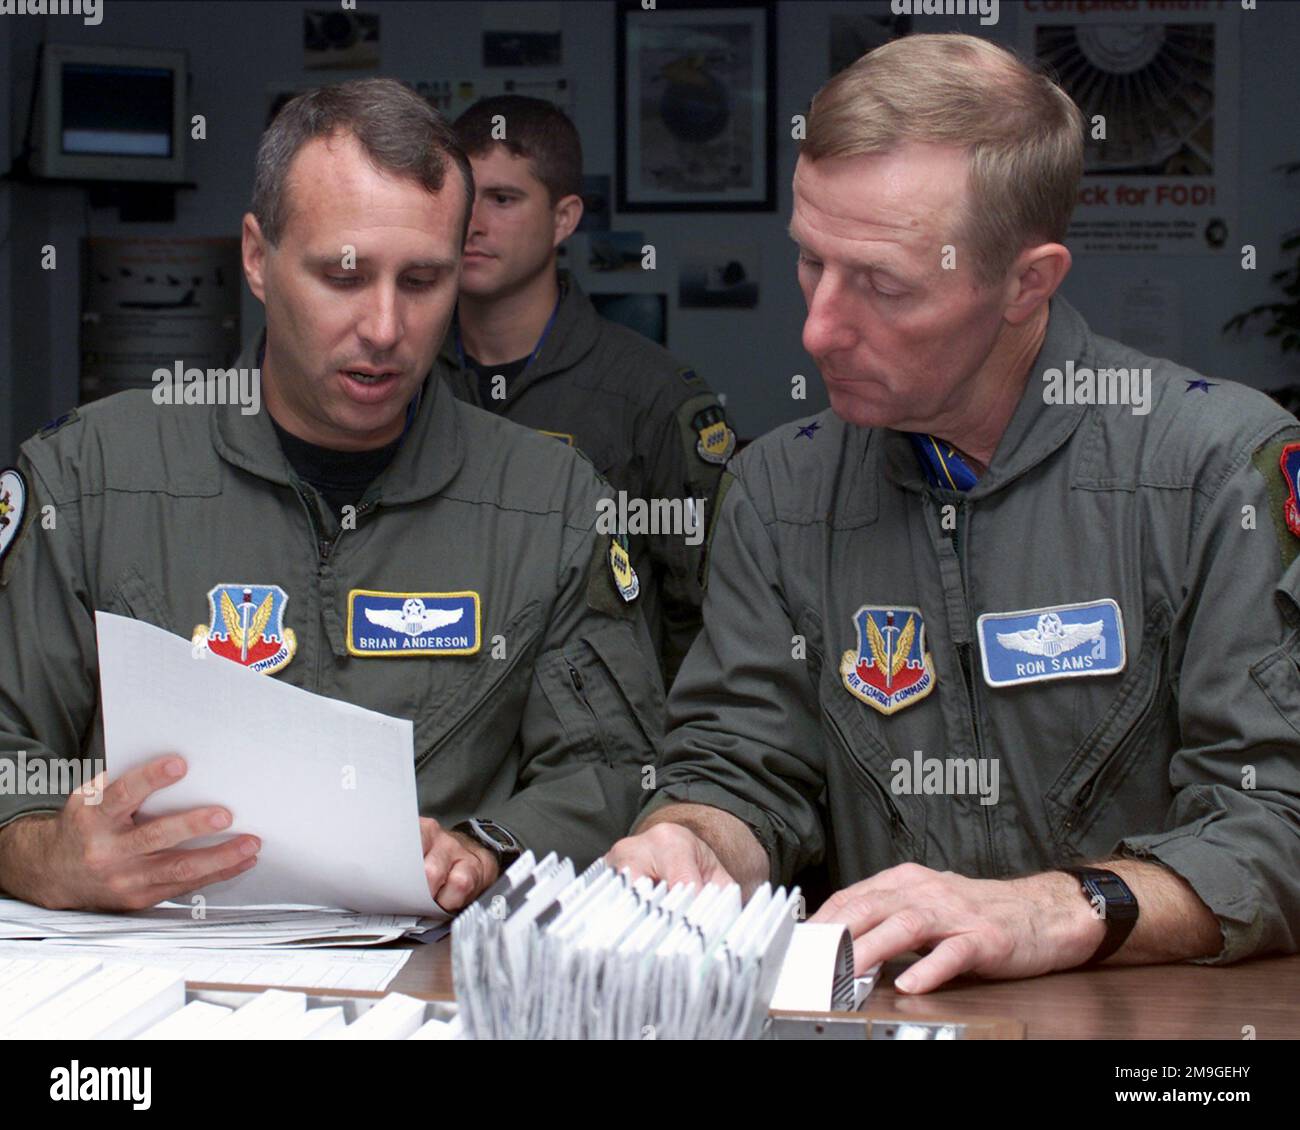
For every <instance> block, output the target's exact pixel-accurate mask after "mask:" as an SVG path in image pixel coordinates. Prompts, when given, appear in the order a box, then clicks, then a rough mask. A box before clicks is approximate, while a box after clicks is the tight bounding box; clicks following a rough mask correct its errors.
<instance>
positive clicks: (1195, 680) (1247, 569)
mask: <svg viewBox="0 0 1300 1130" xmlns="http://www.w3.org/2000/svg"><path fill="white" fill-rule="evenodd" d="M1297 441H1300V433H1295V432H1292V433H1291V434H1283V435H1279V436H1276V437H1274V439H1273V440H1271V441H1270V442H1269V443H1267V444H1265V445H1264V446H1262V447H1260V448H1259V449H1258V450H1257V451H1256V452H1255V454H1254V457H1253V458H1252V457H1251V455H1250V452H1249V451H1248V452H1247V453H1246V456H1245V457H1244V459H1242V460H1241V461H1239V463H1238V464H1237V465H1236V466H1235V469H1234V470H1233V471H1232V473H1231V474H1230V475H1229V476H1228V477H1227V479H1226V481H1225V483H1224V485H1223V487H1222V488H1221V489H1220V490H1219V491H1218V493H1217V495H1216V496H1215V497H1214V500H1213V502H1212V503H1211V504H1210V505H1209V506H1208V508H1207V509H1206V512H1205V514H1204V517H1203V518H1202V519H1201V521H1200V522H1199V524H1198V525H1197V527H1196V529H1195V531H1194V535H1193V538H1194V540H1193V543H1192V553H1191V557H1190V562H1189V568H1188V573H1187V576H1186V578H1185V581H1184V591H1185V592H1186V593H1187V598H1186V603H1185V605H1184V607H1183V609H1182V612H1181V616H1182V617H1186V618H1187V619H1186V629H1185V646H1182V647H1181V648H1179V654H1175V655H1174V656H1172V657H1171V658H1172V660H1173V664H1174V666H1173V672H1174V675H1173V677H1174V679H1175V683H1174V685H1175V687H1176V692H1177V700H1178V712H1179V723H1180V729H1181V733H1182V746H1181V748H1179V749H1178V750H1177V752H1176V753H1175V754H1174V756H1173V758H1172V759H1171V761H1170V765H1169V777H1170V784H1171V786H1172V787H1173V790H1174V799H1173V802H1172V805H1171V807H1170V810H1169V812H1168V814H1167V816H1166V819H1165V827H1164V829H1163V830H1161V831H1158V832H1153V833H1151V834H1147V835H1135V836H1129V837H1127V838H1126V839H1124V840H1123V841H1121V843H1120V844H1119V851H1120V852H1121V854H1123V855H1126V856H1130V857H1135V858H1143V859H1151V860H1155V861H1158V862H1159V863H1162V864H1164V865H1165V866H1166V867H1168V868H1170V869H1171V870H1172V871H1174V872H1176V873H1177V874H1179V875H1180V876H1182V877H1183V879H1185V880H1186V881H1187V882H1188V883H1189V884H1190V885H1191V887H1192V889H1193V890H1194V891H1195V892H1196V894H1197V895H1198V896H1199V897H1200V899H1201V901H1202V902H1204V903H1205V905H1206V906H1208V907H1209V908H1210V910H1212V911H1213V912H1214V914H1215V915H1216V916H1217V917H1218V919H1219V925H1220V929H1221V931H1222V934H1223V948H1222V950H1221V951H1220V952H1219V953H1218V954H1217V955H1215V956H1213V957H1209V958H1205V959H1202V960H1204V961H1206V962H1209V963H1221V962H1229V961H1235V960H1238V959H1240V958H1244V957H1248V956H1250V955H1253V954H1260V953H1267V952H1270V951H1271V952H1287V953H1294V952H1295V951H1296V949H1297V944H1298V943H1300V880H1298V879H1297V877H1298V876H1300V559H1297V558H1296V549H1297V547H1298V546H1300V540H1297V538H1296V535H1295V534H1293V533H1292V532H1291V531H1290V530H1289V529H1287V527H1286V523H1285V521H1284V518H1283V506H1284V499H1285V497H1286V495H1287V491H1286V489H1285V488H1284V480H1283V478H1282V473H1281V469H1280V466H1279V455H1280V454H1281V451H1282V449H1283V448H1284V446H1285V444H1286V443H1287V442H1291V443H1295V442H1297ZM1176 623H1177V622H1176ZM1176 630H1177V629H1176ZM1180 659H1181V665H1179V660H1180Z"/></svg>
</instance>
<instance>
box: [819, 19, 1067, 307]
mask: <svg viewBox="0 0 1300 1130" xmlns="http://www.w3.org/2000/svg"><path fill="white" fill-rule="evenodd" d="M1083 129H1084V125H1083V115H1082V114H1081V113H1080V112H1079V108H1078V107H1077V106H1076V105H1075V104H1074V102H1073V101H1072V100H1071V98H1070V96H1069V95H1068V94H1066V93H1065V91H1063V90H1062V89H1061V88H1060V87H1059V86H1057V85H1056V83H1055V82H1053V81H1052V80H1051V79H1050V78H1049V77H1048V76H1047V75H1045V74H1041V73H1039V72H1037V71H1035V70H1034V69H1033V68H1031V67H1029V66H1027V65H1026V64H1025V63H1024V62H1022V61H1021V60H1020V59H1019V58H1017V57H1016V56H1015V55H1014V54H1012V52H1010V51H1008V50H1006V49H1005V48H1002V47H999V46H997V45H996V44H993V43H990V42H988V41H987V40H984V39H978V38H976V37H975V36H973V35H958V34H940V35H909V36H904V37H903V38H901V39H896V40H893V41H892V42H890V43H886V44H884V45H883V46H881V47H877V48H876V49H875V50H874V51H870V52H868V53H867V54H866V55H863V56H862V58H860V59H858V60H857V62H855V63H854V64H853V65H852V66H850V67H847V68H846V69H845V70H843V71H840V72H839V74H837V75H835V76H834V77H833V78H832V79H831V80H830V81H829V82H827V83H826V85H825V86H823V87H822V88H821V90H819V91H818V92H817V95H816V97H814V98H813V102H812V108H811V110H810V112H809V116H808V135H807V139H806V140H804V141H803V142H802V144H801V145H800V148H799V154H800V156H801V157H803V158H804V159H806V160H809V161H819V160H821V159H822V158H824V157H856V156H860V155H863V154H872V153H877V154H878V153H884V152H887V151H888V150H891V149H893V148H894V147H895V146H897V145H899V144H900V143H902V142H907V141H920V142H930V143H933V144H937V145H952V146H958V147H960V148H962V149H964V150H965V151H966V153H967V155H968V158H969V165H968V168H969V180H968V185H967V187H968V195H967V199H966V207H965V213H964V215H963V216H962V218H961V219H960V221H959V227H958V231H957V233H956V236H957V238H959V239H960V240H961V241H962V242H964V243H966V244H968V245H969V247H970V249H971V255H972V259H973V261H974V264H975V272H976V276H977V277H978V279H979V281H980V282H982V283H984V284H986V285H987V284H990V283H993V282H996V281H998V280H999V279H1001V278H1002V277H1003V276H1004V275H1005V274H1006V272H1007V269H1008V268H1009V267H1010V266H1011V263H1012V262H1013V261H1014V260H1015V257H1016V256H1017V255H1018V254H1019V253H1020V252H1021V250H1022V249H1023V248H1024V247H1026V246H1028V245H1030V244H1032V243H1035V242H1043V241H1055V242H1060V241H1063V240H1064V239H1065V234H1066V230H1067V229H1068V227H1069V223H1070V214H1071V213H1072V212H1073V211H1074V205H1075V199H1076V195H1077V193H1078V188H1079V179H1080V177H1082V175H1083Z"/></svg>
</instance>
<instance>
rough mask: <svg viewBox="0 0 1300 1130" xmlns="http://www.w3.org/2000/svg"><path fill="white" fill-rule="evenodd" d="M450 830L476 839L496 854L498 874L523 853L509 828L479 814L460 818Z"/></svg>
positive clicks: (503, 872)
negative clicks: (464, 818) (463, 818)
mask: <svg viewBox="0 0 1300 1130" xmlns="http://www.w3.org/2000/svg"><path fill="white" fill-rule="evenodd" d="M452 831H453V832H460V833H461V834H462V835H466V836H468V837H469V838H470V839H471V840H476V841H477V842H478V843H480V844H482V845H483V846H484V847H485V848H487V849H488V851H490V852H491V853H492V854H493V855H494V856H496V861H497V874H498V875H504V874H505V870H506V868H507V867H509V866H510V865H511V864H512V863H514V861H515V860H516V859H518V858H519V857H520V856H521V855H523V854H524V849H523V845H522V844H520V842H519V841H518V840H517V839H515V837H514V835H513V833H511V831H510V829H508V828H503V827H502V826H501V825H500V824H497V823H496V822H495V821H492V820H485V819H483V818H482V817H480V816H474V817H472V818H470V819H469V820H462V821H461V822H460V823H459V824H457V825H456V826H455V827H454V828H453V829H452Z"/></svg>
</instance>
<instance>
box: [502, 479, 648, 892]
mask: <svg viewBox="0 0 1300 1130" xmlns="http://www.w3.org/2000/svg"><path fill="white" fill-rule="evenodd" d="M580 471H581V474H580V475H577V476H575V480H581V483H580V485H578V487H577V488H576V489H575V490H573V491H572V492H571V494H570V503H571V505H570V506H569V516H568V522H569V526H568V529H567V530H566V538H565V544H566V553H565V559H564V562H563V565H562V568H561V572H560V578H559V591H558V597H557V599H556V602H555V604H554V606H553V608H552V610H551V616H550V620H549V623H548V624H547V626H546V629H545V632H544V637H543V641H542V643H541V645H540V650H539V654H538V657H537V659H536V661H535V663H534V666H533V671H532V676H531V679H532V681H531V685H530V689H529V693H528V698H527V701H526V703H525V706H524V714H523V718H522V721H521V723H520V737H521V741H522V745H523V753H522V756H521V762H520V770H519V778H518V785H517V789H516V791H515V793H514V794H513V795H512V796H511V797H510V799H509V800H508V801H506V802H505V803H504V804H502V805H497V806H494V809H493V811H492V812H490V813H487V814H486V815H488V816H490V817H491V818H492V819H493V820H495V821H497V822H499V823H500V824H502V825H504V826H505V827H506V828H508V829H509V830H510V831H511V832H512V833H514V835H515V836H517V837H518V838H519V840H520V841H521V842H522V843H523V845H524V846H525V847H527V848H530V849H531V850H532V851H533V852H534V853H535V854H536V855H537V856H538V858H541V857H542V856H544V855H545V854H546V853H547V852H550V851H555V852H557V853H558V854H559V855H561V856H568V857H570V858H571V859H573V861H574V863H575V864H576V865H577V866H579V867H585V866H587V865H588V864H589V863H591V862H592V861H594V860H596V859H598V858H599V857H600V856H602V855H603V854H604V853H605V852H606V851H607V850H608V849H609V848H610V846H611V845H612V844H613V842H614V841H615V840H617V839H619V838H620V837H621V836H623V835H624V834H625V833H626V831H627V828H628V825H629V824H631V822H632V818H633V816H634V814H635V812H636V808H637V805H638V804H639V803H640V798H641V792H642V789H643V788H645V787H646V785H647V782H648V781H649V779H650V774H651V773H652V772H653V765H654V761H655V758H656V756H657V755H658V752H659V747H660V744H661V742H662V740H663V711H664V696H663V684H662V682H661V680H660V677H659V669H658V664H657V663H656V661H655V655H654V648H653V645H652V644H651V642H650V636H649V633H648V631H647V630H646V626H645V622H644V620H643V618H642V617H641V615H640V610H639V608H638V607H637V599H636V593H637V591H639V590H638V586H639V584H640V579H639V578H637V577H636V574H635V571H634V570H633V568H632V565H631V562H630V559H629V557H628V555H627V551H626V538H619V539H615V541H616V544H614V545H613V546H612V544H611V542H612V539H611V536H610V535H608V534H602V533H600V532H598V531H597V528H596V518H597V514H598V510H597V506H596V503H597V499H599V498H609V497H610V495H609V491H608V488H606V487H605V486H604V484H603V483H602V482H601V480H600V479H599V477H598V476H597V475H596V473H595V472H594V471H593V470H591V468H590V467H589V466H588V465H587V464H586V463H585V462H583V463H582V464H581V467H580ZM620 586H621V588H620Z"/></svg>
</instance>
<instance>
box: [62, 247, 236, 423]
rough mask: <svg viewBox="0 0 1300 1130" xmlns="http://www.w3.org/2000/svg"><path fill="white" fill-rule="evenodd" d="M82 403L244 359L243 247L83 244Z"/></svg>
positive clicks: (219, 367)
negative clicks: (156, 377) (165, 372)
mask: <svg viewBox="0 0 1300 1130" xmlns="http://www.w3.org/2000/svg"><path fill="white" fill-rule="evenodd" d="M82 255H83V259H82V262H83V269H82V274H81V279H82V283H81V401H82V403H85V402H86V401H90V400H95V399H97V398H98V397H101V396H108V395H109V394H110V393H114V392H121V391H122V390H123V389H128V388H153V387H154V381H153V373H154V370H155V369H172V368H173V367H174V366H175V364H176V362H177V361H181V362H183V363H184V366H185V367H186V368H189V367H194V368H198V369H221V368H225V367H226V366H228V365H230V364H231V363H232V362H233V361H234V359H235V356H236V355H237V354H238V353H239V284H240V280H241V278H242V277H243V274H242V270H241V267H240V258H239V240H238V239H229V238H225V237H222V238H212V239H203V238H195V239H185V238H179V239H174V238H170V237H162V236H160V237H143V238H136V239H105V238H94V239H88V240H83V242H82Z"/></svg>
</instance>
